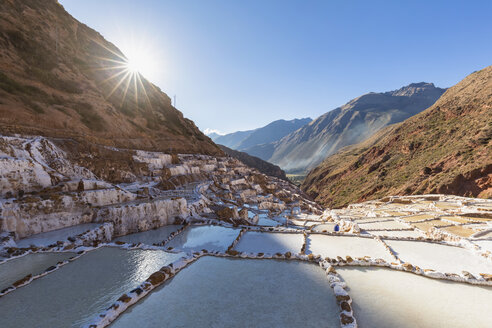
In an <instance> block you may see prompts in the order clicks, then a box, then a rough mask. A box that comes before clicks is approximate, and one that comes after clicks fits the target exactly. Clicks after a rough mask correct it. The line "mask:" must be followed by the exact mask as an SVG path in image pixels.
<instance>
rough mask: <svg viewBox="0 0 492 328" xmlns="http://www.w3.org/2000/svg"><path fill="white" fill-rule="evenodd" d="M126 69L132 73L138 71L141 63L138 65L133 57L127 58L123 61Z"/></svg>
mask: <svg viewBox="0 0 492 328" xmlns="http://www.w3.org/2000/svg"><path fill="white" fill-rule="evenodd" d="M125 66H126V69H127V70H128V71H130V72H131V73H133V74H136V73H139V72H140V71H141V70H142V69H141V64H140V65H139V62H138V61H137V60H134V59H128V60H127V62H126V63H125Z"/></svg>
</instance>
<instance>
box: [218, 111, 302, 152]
mask: <svg viewBox="0 0 492 328" xmlns="http://www.w3.org/2000/svg"><path fill="white" fill-rule="evenodd" d="M310 121H311V118H301V119H297V118H296V119H292V120H284V119H280V120H276V121H273V122H270V123H268V124H267V125H265V126H262V127H260V128H256V129H253V130H246V131H236V132H233V133H229V134H226V135H222V136H218V137H215V138H213V139H212V140H213V141H214V142H216V143H218V144H221V145H224V146H226V147H229V148H232V149H235V150H241V151H247V149H248V148H251V147H254V146H257V145H261V144H265V143H270V142H272V141H276V140H279V139H280V138H282V137H284V136H285V135H287V134H289V133H290V132H292V131H295V130H297V129H299V128H300V127H302V126H303V125H305V124H307V123H309V122H310Z"/></svg>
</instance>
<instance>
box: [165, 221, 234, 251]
mask: <svg viewBox="0 0 492 328" xmlns="http://www.w3.org/2000/svg"><path fill="white" fill-rule="evenodd" d="M238 235H239V229H231V228H225V227H220V226H192V227H188V228H186V229H185V231H183V232H182V233H180V234H179V235H177V236H176V237H174V238H173V239H172V240H171V241H170V242H169V243H168V244H166V246H167V247H173V248H176V249H180V250H184V251H194V250H198V251H199V250H202V249H207V250H209V251H225V250H227V247H229V246H230V245H231V244H232V242H233V241H234V239H236V237H237V236H238Z"/></svg>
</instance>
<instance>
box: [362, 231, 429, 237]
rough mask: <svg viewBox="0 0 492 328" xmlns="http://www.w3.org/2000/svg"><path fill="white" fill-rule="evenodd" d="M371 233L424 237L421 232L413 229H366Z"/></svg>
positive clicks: (389, 235)
mask: <svg viewBox="0 0 492 328" xmlns="http://www.w3.org/2000/svg"><path fill="white" fill-rule="evenodd" d="M368 233H370V234H371V235H375V236H386V237H397V238H407V237H409V238H418V237H424V235H423V234H421V233H420V232H418V231H415V230H402V231H398V230H393V231H391V230H390V231H388V230H370V231H368Z"/></svg>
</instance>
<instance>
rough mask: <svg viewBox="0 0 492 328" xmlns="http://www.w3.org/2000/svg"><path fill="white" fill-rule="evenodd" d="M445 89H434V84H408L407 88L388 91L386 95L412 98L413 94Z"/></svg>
mask: <svg viewBox="0 0 492 328" xmlns="http://www.w3.org/2000/svg"><path fill="white" fill-rule="evenodd" d="M442 90H445V89H441V88H436V86H435V85H434V83H429V82H418V83H410V84H409V85H407V86H404V87H402V88H400V89H398V90H395V91H390V92H388V93H387V94H390V95H392V96H407V97H409V96H413V95H415V94H421V93H424V92H427V93H431V92H435V91H438V92H440V91H442Z"/></svg>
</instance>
